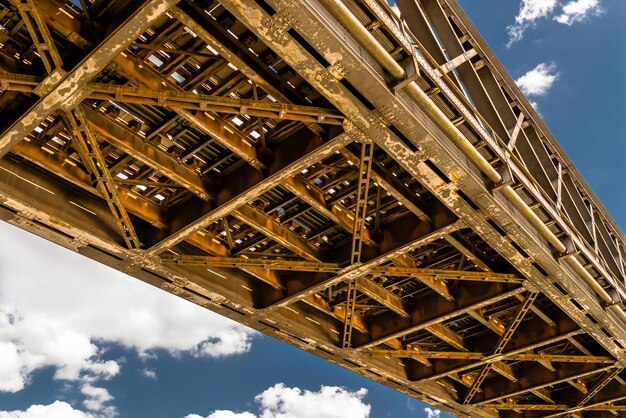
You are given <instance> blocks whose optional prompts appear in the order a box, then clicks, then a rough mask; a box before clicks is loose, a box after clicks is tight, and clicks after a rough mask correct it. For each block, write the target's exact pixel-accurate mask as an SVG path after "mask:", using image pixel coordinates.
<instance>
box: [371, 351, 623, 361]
mask: <svg viewBox="0 0 626 418" xmlns="http://www.w3.org/2000/svg"><path fill="white" fill-rule="evenodd" d="M367 353H369V354H370V355H372V356H375V357H381V356H382V357H387V356H389V357H399V358H427V359H429V358H441V359H455V360H482V359H484V358H485V357H486V356H488V354H486V353H479V352H468V351H427V350H419V351H416V350H370V351H368V352H367ZM502 360H506V361H536V362H539V361H543V360H547V361H554V362H556V363H598V364H614V363H615V359H614V358H612V357H607V356H579V355H569V354H545V353H542V354H536V353H516V352H515V353H511V354H508V355H503V356H502ZM494 364H495V363H494Z"/></svg>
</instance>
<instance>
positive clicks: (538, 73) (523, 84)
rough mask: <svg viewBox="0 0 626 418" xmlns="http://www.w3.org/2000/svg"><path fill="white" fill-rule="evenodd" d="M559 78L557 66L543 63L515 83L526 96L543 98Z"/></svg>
mask: <svg viewBox="0 0 626 418" xmlns="http://www.w3.org/2000/svg"><path fill="white" fill-rule="evenodd" d="M558 78H559V73H558V71H557V70H556V65H554V64H546V63H541V64H539V65H537V66H536V67H535V68H533V69H532V70H530V71H528V72H527V73H526V74H524V75H523V76H521V77H519V78H518V79H517V80H515V83H516V84H517V85H518V87H519V88H520V90H522V93H524V94H525V95H526V96H543V95H545V94H546V93H547V92H548V90H550V88H551V87H552V85H553V84H554V82H555V81H556V80H558Z"/></svg>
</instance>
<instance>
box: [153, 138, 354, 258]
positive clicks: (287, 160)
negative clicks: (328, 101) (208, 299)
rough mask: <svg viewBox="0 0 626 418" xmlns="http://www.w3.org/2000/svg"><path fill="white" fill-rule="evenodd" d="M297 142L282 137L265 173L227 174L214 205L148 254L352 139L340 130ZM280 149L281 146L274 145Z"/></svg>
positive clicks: (187, 234)
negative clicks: (324, 136) (282, 147)
mask: <svg viewBox="0 0 626 418" xmlns="http://www.w3.org/2000/svg"><path fill="white" fill-rule="evenodd" d="M295 139H297V140H298V143H297V144H295V143H292V141H294V139H293V137H292V141H289V140H286V141H283V142H281V144H279V147H281V146H284V147H285V149H284V154H281V158H277V159H275V160H274V161H273V162H272V164H271V165H270V166H269V167H268V175H262V174H261V173H259V172H258V171H257V172H256V173H252V172H249V173H248V172H246V173H241V175H233V176H230V177H229V179H228V181H227V182H225V185H224V186H223V187H222V189H221V190H220V191H219V192H218V193H217V194H216V202H215V209H214V210H211V211H210V212H209V213H206V214H204V215H202V216H201V217H200V218H198V219H196V220H195V221H193V222H191V223H190V224H188V225H186V226H184V227H182V228H181V229H179V230H177V231H173V232H172V233H171V234H170V235H169V236H168V237H167V238H165V239H163V240H162V241H161V242H159V243H157V244H156V245H154V246H153V247H152V248H150V249H149V250H148V252H149V254H153V255H156V254H159V253H161V252H163V251H164V250H166V249H167V248H170V247H172V246H174V245H176V244H177V243H179V242H181V241H183V240H185V239H187V237H189V236H190V235H191V234H193V233H195V232H197V231H200V230H202V229H204V228H205V227H207V226H209V225H211V224H213V223H215V222H217V221H219V220H220V219H222V218H223V217H225V216H227V215H230V214H231V212H233V211H234V210H235V209H237V208H239V207H241V206H243V205H245V204H246V203H247V202H249V201H251V200H254V199H255V198H258V197H259V196H260V195H262V194H263V193H265V192H267V191H268V190H270V189H272V188H274V187H275V186H276V184H278V183H280V182H281V181H282V180H283V179H286V178H289V177H292V176H295V175H296V174H298V173H299V172H301V171H302V170H304V169H305V168H307V167H309V166H310V165H312V164H314V163H315V162H318V161H319V160H320V159H323V158H325V157H327V156H329V155H332V154H334V153H335V151H338V150H340V149H341V148H343V147H345V146H346V145H347V144H349V143H350V142H352V138H351V137H350V135H349V134H348V133H341V134H338V135H336V136H335V137H333V138H332V139H329V140H327V141H324V140H323V139H322V138H321V137H319V136H318V135H316V134H313V133H309V134H307V136H305V137H303V136H298V137H297V138H295ZM279 151H281V152H282V151H283V150H282V149H281V148H279V149H276V150H275V152H276V153H277V154H278V152H279Z"/></svg>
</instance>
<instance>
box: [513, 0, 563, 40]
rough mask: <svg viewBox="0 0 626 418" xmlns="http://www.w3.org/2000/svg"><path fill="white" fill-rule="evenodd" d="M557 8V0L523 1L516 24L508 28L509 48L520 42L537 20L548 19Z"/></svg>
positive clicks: (516, 17)
mask: <svg viewBox="0 0 626 418" xmlns="http://www.w3.org/2000/svg"><path fill="white" fill-rule="evenodd" d="M556 6H557V2H556V0H522V2H521V3H520V8H519V12H518V13H517V16H515V24H513V25H510V26H507V28H506V29H507V32H508V34H509V42H508V44H507V46H509V47H510V46H511V45H512V44H513V43H514V42H517V41H520V40H521V39H522V38H523V37H524V32H525V31H526V29H528V28H529V27H531V26H532V25H534V24H535V22H536V21H537V20H539V19H541V18H545V17H547V16H548V15H549V14H550V13H552V11H553V10H554V9H555V8H556Z"/></svg>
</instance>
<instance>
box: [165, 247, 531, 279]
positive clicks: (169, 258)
mask: <svg viewBox="0 0 626 418" xmlns="http://www.w3.org/2000/svg"><path fill="white" fill-rule="evenodd" d="M161 257H162V259H163V261H164V262H169V263H176V264H180V265H198V266H214V267H231V268H239V267H242V266H243V267H245V266H249V267H259V268H263V269H265V270H283V271H307V272H323V273H337V272H339V271H340V270H341V269H342V266H341V264H339V263H316V262H310V261H298V260H288V259H273V258H244V257H212V256H192V255H172V254H163V255H161ZM369 273H370V274H372V275H385V276H390V277H420V278H437V279H440V280H454V281H470V282H481V283H485V282H488V283H522V282H523V279H522V278H521V277H519V276H516V275H515V274H509V273H492V272H478V271H457V270H441V269H439V270H437V269H427V268H420V267H396V266H392V265H384V266H376V267H372V268H371V269H370V270H369Z"/></svg>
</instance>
